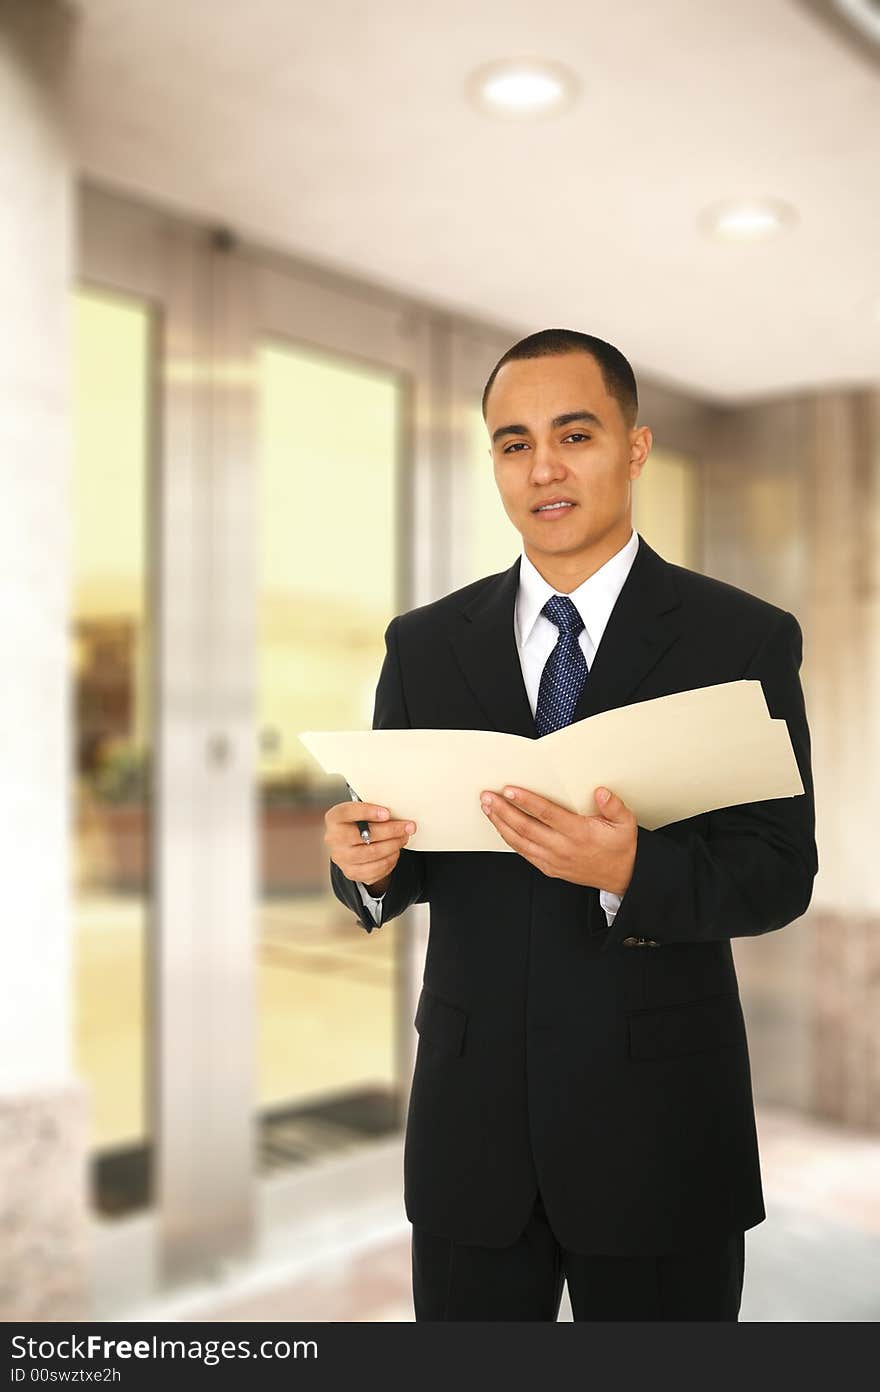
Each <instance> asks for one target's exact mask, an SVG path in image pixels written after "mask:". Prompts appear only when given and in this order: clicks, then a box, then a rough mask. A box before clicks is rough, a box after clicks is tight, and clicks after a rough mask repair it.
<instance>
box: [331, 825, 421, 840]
mask: <svg viewBox="0 0 880 1392" xmlns="http://www.w3.org/2000/svg"><path fill="white" fill-rule="evenodd" d="M367 826H368V827H369V829H370V841H373V842H380V841H395V840H397V841H400V840H406V838H407V837H408V836H412V834H413V832H414V831H415V829H416V824H415V822H367ZM345 835H346V839H347V840H348V841H350V842H351V844H352V845H354V844H356V841H359V840H360V839H361V834H360V831H359V829H358V828H357V827H353V828H352V830H351V831H350V832H346V833H345ZM364 844H366V843H364Z"/></svg>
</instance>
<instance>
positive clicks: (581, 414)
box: [492, 411, 605, 445]
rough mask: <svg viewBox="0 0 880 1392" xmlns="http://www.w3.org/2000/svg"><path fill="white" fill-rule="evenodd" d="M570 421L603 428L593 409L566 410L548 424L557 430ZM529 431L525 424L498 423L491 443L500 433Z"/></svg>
mask: <svg viewBox="0 0 880 1392" xmlns="http://www.w3.org/2000/svg"><path fill="white" fill-rule="evenodd" d="M572 421H583V422H585V424H587V425H595V426H596V427H597V429H599V430H604V429H605V427H604V425H603V424H602V422H601V421H600V419H599V417H598V416H597V415H596V414H595V413H594V412H593V411H566V412H565V413H564V414H563V415H561V416H554V417H553V419H552V421H551V422H550V426H551V429H553V430H558V429H559V427H560V426H563V425H571V423H572ZM529 433H530V431H529V428H528V426H527V425H499V427H498V429H497V430H493V432H492V444H493V445H494V444H495V442H496V440H500V439H501V436H502V435H528V434H529Z"/></svg>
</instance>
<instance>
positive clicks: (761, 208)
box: [698, 198, 797, 242]
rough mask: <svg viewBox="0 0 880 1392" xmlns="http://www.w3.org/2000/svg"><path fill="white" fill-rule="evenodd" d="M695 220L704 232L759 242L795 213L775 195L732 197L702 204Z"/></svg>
mask: <svg viewBox="0 0 880 1392" xmlns="http://www.w3.org/2000/svg"><path fill="white" fill-rule="evenodd" d="M698 221H699V223H700V226H701V227H702V229H703V231H704V232H707V233H708V234H709V236H711V237H716V238H719V239H720V240H722V241H725V242H759V241H765V240H766V239H767V238H768V237H773V236H775V235H776V233H777V232H781V231H782V229H783V228H784V227H790V226H792V224H794V223H795V222H796V221H797V214H796V213H795V211H794V208H792V207H791V206H790V205H789V204H788V203H783V202H781V201H780V200H779V199H776V198H743V199H739V198H737V199H733V198H732V199H729V200H728V201H727V202H724V203H713V204H712V205H711V207H708V208H704V209H703V211H702V212H701V213H700V216H699V219H698Z"/></svg>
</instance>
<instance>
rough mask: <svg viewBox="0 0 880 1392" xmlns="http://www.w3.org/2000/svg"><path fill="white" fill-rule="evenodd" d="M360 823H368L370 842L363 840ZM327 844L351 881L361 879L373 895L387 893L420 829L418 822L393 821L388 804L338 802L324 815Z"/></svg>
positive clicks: (332, 856)
mask: <svg viewBox="0 0 880 1392" xmlns="http://www.w3.org/2000/svg"><path fill="white" fill-rule="evenodd" d="M356 822H367V823H368V824H369V828H370V844H369V845H367V844H366V842H365V841H362V840H361V834H360V832H359V831H358V829H357V826H356V825H355V823H356ZM324 825H325V827H326V831H325V832H324V843H325V845H326V846H327V849H328V851H329V853H330V859H331V860H332V861H333V863H334V865H338V866H339V868H340V870H341V871H342V873H343V875H345V877H346V879H349V880H360V882H361V884H364V885H366V887H367V889H368V890H369V892H370V893H371V894H384V893H385V890H386V889H387V888H388V885H389V883H390V881H391V872H392V870H393V869H394V867H395V865H396V864H397V862H398V860H399V859H400V852H401V850H402V849H403V847H404V846H405V845H406V843H407V841H408V840H409V838H410V836H411V835H412V833H413V832H414V831H415V829H416V824H415V822H403V821H397V822H396V821H392V820H391V819H390V817H389V815H388V808H387V807H377V806H376V804H375V803H373V802H337V804H336V806H335V807H331V808H329V809H328V810H327V812H325V814H324Z"/></svg>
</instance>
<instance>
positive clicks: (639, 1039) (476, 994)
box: [325, 330, 818, 1321]
mask: <svg viewBox="0 0 880 1392" xmlns="http://www.w3.org/2000/svg"><path fill="white" fill-rule="evenodd" d="M483 414H484V417H485V420H486V424H487V428H488V431H489V438H490V441H491V456H492V460H493V465H494V471H495V479H496V482H497V485H498V489H499V492H500V495H501V500H502V502H503V504H504V508H505V511H506V512H507V515H508V517H509V518H510V519H511V521H512V522H513V524H514V526H515V527H516V528H517V530H518V531H519V532H520V533H521V535H522V539H523V550H522V555H521V556H519V557H517V560H516V562H515V563H514V565H512V566H511V568H510V569H509V570H507V571H505V572H502V573H501V574H499V575H492V576H489V577H488V578H485V579H482V580H478V581H476V582H475V583H473V584H470V585H467V586H465V587H464V588H463V589H461V590H458V591H456V592H455V593H453V594H450V595H447V596H445V597H444V598H442V599H440V600H437V601H436V602H435V603H433V604H427V605H424V606H422V607H421V608H418V609H414V610H411V611H410V612H408V613H405V614H402V615H399V616H398V617H397V618H394V619H392V621H391V623H390V624H389V625H388V628H387V630H386V633H385V641H386V647H387V652H386V656H385V660H384V663H383V667H382V671H381V674H380V677H379V684H378V687H377V691H376V704H375V712H374V716H373V726H374V728H376V729H387V728H403V727H413V728H434V729H442V728H453V729H461V728H476V729H496V730H503V731H507V732H510V733H513V734H519V735H525V736H530V737H531V738H536V737H537V738H540V737H541V736H542V735H544V734H547V733H549V732H550V731H552V730H555V729H559V728H560V727H561V726H563V725H566V724H568V723H570V722H571V721H572V720H581V719H584V718H586V717H587V716H591V715H595V714H597V713H598V712H599V711H602V710H607V709H611V708H614V707H619V706H623V705H627V704H630V703H632V702H635V701H644V700H650V699H651V698H653V697H657V696H664V695H668V694H670V693H672V692H676V691H683V690H688V689H690V688H692V687H699V686H710V685H714V684H715V683H718V682H727V681H736V680H739V679H741V678H753V679H754V678H757V679H759V680H760V681H761V683H762V686H763V690H764V695H765V697H766V700H767V704H768V708H769V711H770V714H771V716H774V717H784V718H785V719H786V720H787V722H788V729H789V732H790V735H791V739H792V743H793V747H794V751H795V755H796V758H797V762H798V767H799V769H800V773H801V778H802V780H803V785H804V788H805V790H806V791H805V793H804V794H803V795H801V796H799V797H793V798H777V799H771V800H768V801H764V802H754V803H748V804H743V805H740V806H737V807H729V808H724V809H722V810H720V811H716V812H711V813H708V814H704V815H701V816H697V817H692V818H688V819H687V820H685V821H681V822H677V823H673V824H670V825H668V826H665V827H662V828H659V829H658V830H655V831H646V830H645V829H644V828H642V827H640V826H638V825H637V824H636V820H635V817H634V816H633V814H632V812H631V811H630V809H629V808H628V807H626V806H625V804H624V802H623V800H622V799H621V798H620V796H618V795H617V793H616V791H615V790H614V789H595V790H593V791H594V798H595V802H596V812H595V814H594V815H589V816H583V817H582V816H578V815H576V814H574V813H571V812H569V811H567V810H566V809H564V808H562V807H560V806H558V805H556V804H554V803H552V802H550V801H548V800H547V799H546V798H543V797H540V796H538V795H537V794H536V793H535V792H534V790H531V789H513V790H508V789H505V788H494V789H484V790H482V797H481V801H482V802H483V803H484V805H485V804H488V805H485V810H486V815H487V816H488V817H489V818H490V819H491V821H492V824H493V826H495V828H496V829H497V831H498V833H499V834H500V836H501V837H503V839H504V840H505V841H506V842H507V844H508V845H509V846H511V847H512V848H513V850H514V851H516V852H517V854H516V855H513V856H511V855H499V854H495V853H492V852H443V853H439V852H419V851H413V850H409V849H408V848H407V845H406V843H407V841H408V839H409V835H410V834H411V833H412V830H413V829H414V824H413V823H412V822H408V823H407V822H405V821H403V820H399V819H398V818H397V817H396V816H395V817H391V816H389V815H388V813H389V809H381V808H378V807H376V806H375V805H373V804H368V803H361V802H354V801H350V802H347V803H342V804H339V805H337V806H336V807H333V808H331V809H330V811H329V812H328V813H327V816H326V827H327V830H326V834H325V840H326V843H327V845H328V847H329V851H330V859H331V865H330V874H331V881H332V885H333V888H334V891H335V893H336V895H337V897H338V898H339V899H340V900H341V901H342V902H343V903H345V904H347V905H348V906H349V907H350V908H351V909H352V910H353V911H354V912H355V913H356V914H357V917H358V921H359V922H360V923H361V924H362V925H363V927H364V928H365V929H366V930H367V931H368V932H369V931H371V930H372V929H373V928H374V927H375V926H376V925H377V924H379V923H381V922H385V921H387V920H389V919H391V918H394V917H395V916H396V915H397V914H400V913H402V912H403V911H404V910H405V909H407V908H408V907H409V906H410V905H411V904H413V903H417V902H418V903H424V902H428V903H429V904H430V914H431V928H430V937H429V942H428V949H427V957H426V962H425V973H424V983H423V989H422V992H421V996H420V999H419V1004H418V1010H417V1013H416V1017H415V1025H416V1028H417V1029H418V1031H419V1036H420V1037H419V1045H418V1052H417V1057H416V1064H415V1072H414V1076H413V1084H412V1091H411V1094H410V1104H409V1113H408V1117H407V1131H406V1145H405V1156H404V1171H405V1173H404V1197H405V1203H406V1211H407V1216H408V1217H409V1219H410V1221H411V1223H412V1269H413V1298H414V1304H415V1314H416V1318H417V1319H507V1320H509V1319H543V1320H548V1319H549V1320H555V1319H556V1318H557V1313H558V1308H559V1301H560V1296H561V1290H562V1282H563V1280H564V1279H567V1282H568V1288H569V1295H570V1298H571V1303H572V1312H573V1315H574V1318H575V1319H576V1320H577V1319H615V1320H643V1319H651V1320H654V1319H680V1320H689V1319H724V1320H733V1321H735V1320H737V1319H738V1315H739V1307H740V1298H741V1290H742V1281H743V1267H744V1232H745V1230H746V1229H748V1228H751V1227H754V1226H755V1225H756V1224H757V1223H760V1222H761V1221H762V1220H763V1218H764V1217H765V1212H764V1205H763V1196H762V1189H761V1179H760V1171H759V1161H758V1150H757V1140H756V1132H755V1119H754V1106H753V1100H752V1091H751V1078H750V1071H749V1058H748V1048H747V1041H746V1033H745V1027H744V1023H743V1016H742V1010H741V1006H740V1002H739V993H738V986H737V979H736V974H735V970H734V962H733V954H732V951H731V939H732V938H735V937H744V936H755V935H757V934H759V933H766V932H769V931H771V930H773V929H777V928H781V927H783V926H784V925H785V924H787V923H790V922H792V920H794V919H796V918H798V917H799V916H800V915H801V914H803V913H804V911H805V910H806V908H807V905H808V904H809V902H810V897H811V894H812V885H813V879H814V876H815V874H816V871H817V869H818V859H817V853H816V843H815V834H814V833H815V815H814V805H813V787H812V778H811V769H810V735H809V729H808V725H807V719H806V714H805V710H804V701H803V695H802V692H801V686H800V681H799V676H798V672H799V668H800V663H801V646H802V641H801V630H800V627H799V625H798V622H797V620H796V619H795V618H794V616H793V615H792V614H790V613H788V612H787V611H786V610H784V609H780V608H777V607H776V606H775V605H773V604H769V603H767V602H766V601H764V600H761V599H759V598H756V597H755V596H753V595H751V594H748V593H747V592H745V591H743V590H739V589H735V588H734V587H732V586H730V585H727V584H724V583H722V582H721V581H718V580H714V579H711V578H709V577H707V576H704V575H700V574H698V573H697V572H694V571H690V570H686V569H684V568H683V567H680V566H675V565H671V564H669V563H667V562H666V561H664V560H663V559H661V557H660V556H658V555H657V553H656V552H654V551H653V550H652V549H651V547H650V546H648V545H647V543H646V542H645V540H644V538H643V537H641V536H639V535H638V534H636V533H634V532H633V529H632V521H631V518H632V488H633V483H634V482H635V480H636V479H637V478H638V477H639V475H640V474H641V471H642V469H643V467H644V465H645V461H646V459H647V457H648V453H649V451H650V448H651V444H652V436H651V431H650V430H649V429H648V427H647V426H644V425H643V426H638V425H637V424H636V422H637V416H638V396H637V389H636V383H635V378H634V376H633V373H632V369H631V367H630V365H629V363H628V362H627V360H626V358H624V357H623V355H622V354H621V353H620V352H619V351H618V350H617V349H616V348H614V347H613V346H612V345H611V344H609V343H606V342H604V340H602V339H598V338H595V337H593V336H591V335H586V334H580V333H576V332H573V331H569V330H547V331H544V332H542V333H537V334H532V335H530V336H529V337H528V338H525V339H523V340H522V341H521V342H520V343H517V344H516V345H514V347H513V348H511V349H510V350H509V351H508V352H507V353H505V355H504V356H503V357H502V358H501V360H500V362H499V363H498V364H497V365H496V367H495V369H494V370H493V372H492V374H491V376H490V378H489V381H488V382H487V384H486V390H485V393H484V397H483ZM560 502H563V503H564V504H566V505H564V506H560V507H556V506H555V505H556V504H557V503H560ZM548 505H552V506H548ZM720 733H721V732H720ZM508 791H512V792H513V793H514V794H515V796H514V797H513V798H509V797H508V796H507V793H508ZM489 797H491V802H490V803H489V802H488V798H489ZM398 810H399V809H394V811H395V812H397V811H398ZM358 818H360V819H366V820H368V821H369V825H370V832H371V839H370V844H369V845H366V844H364V843H363V841H362V840H361V838H360V836H359V834H358V830H357V827H356V826H355V821H356V819H358Z"/></svg>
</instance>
